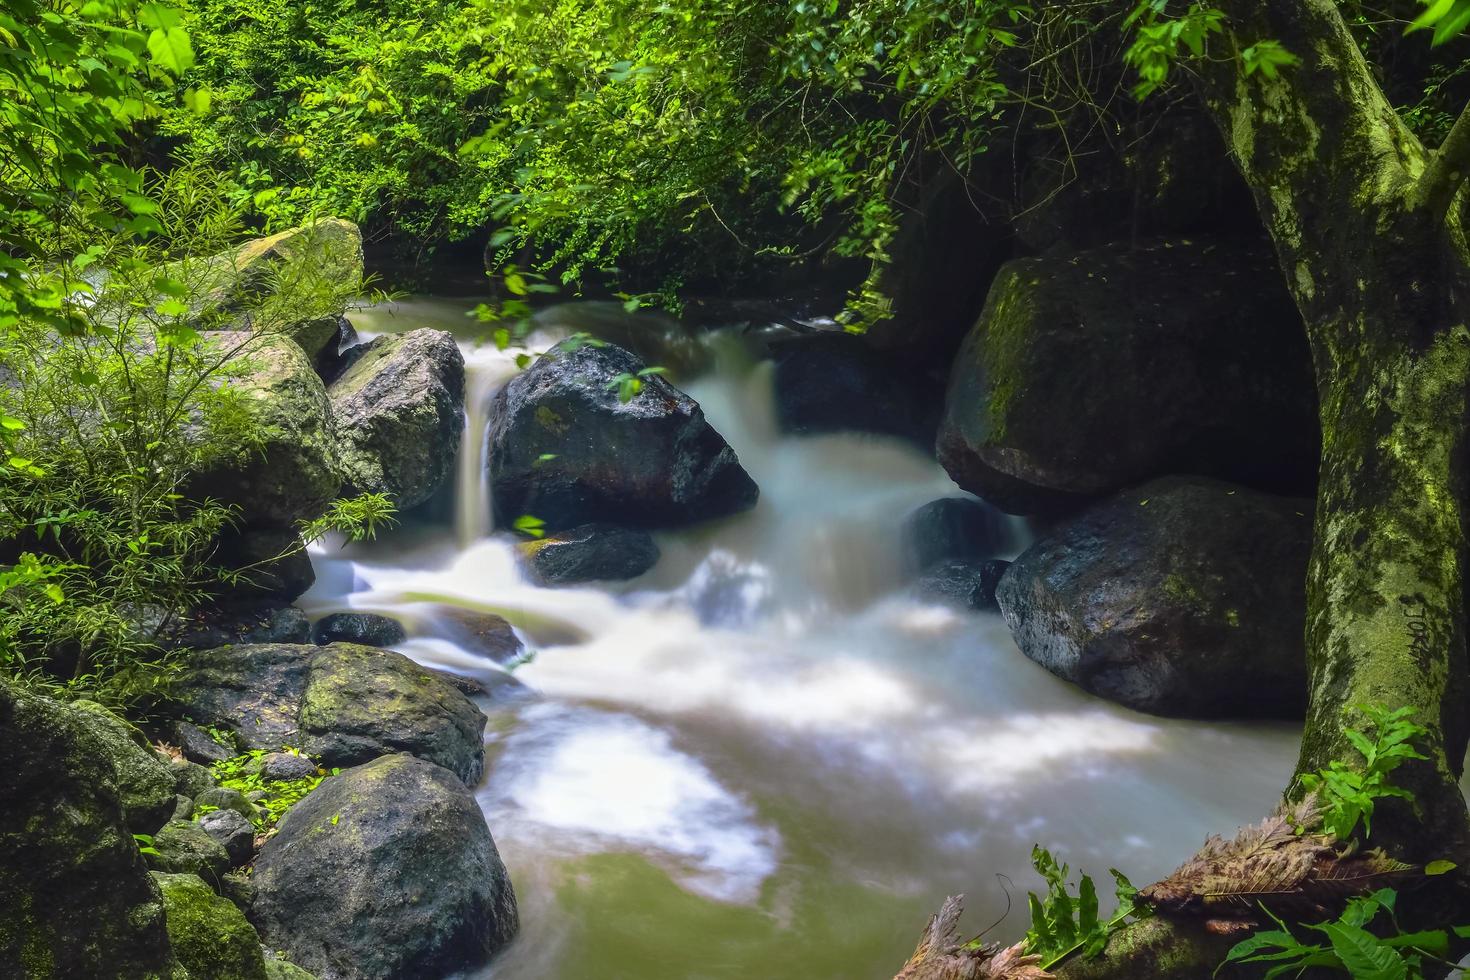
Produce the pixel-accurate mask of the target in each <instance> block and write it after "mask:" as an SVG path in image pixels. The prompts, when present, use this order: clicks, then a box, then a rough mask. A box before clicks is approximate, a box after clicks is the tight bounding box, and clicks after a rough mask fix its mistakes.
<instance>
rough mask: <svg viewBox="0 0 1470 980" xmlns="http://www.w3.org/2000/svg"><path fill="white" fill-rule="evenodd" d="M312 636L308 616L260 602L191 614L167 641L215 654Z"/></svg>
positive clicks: (269, 601) (207, 608)
mask: <svg viewBox="0 0 1470 980" xmlns="http://www.w3.org/2000/svg"><path fill="white" fill-rule="evenodd" d="M310 636H311V621H310V620H309V619H307V618H306V613H304V612H302V611H301V610H300V609H297V608H296V607H295V606H292V605H288V604H287V603H285V602H282V601H280V600H275V599H257V600H251V601H245V602H229V603H225V604H222V605H217V606H205V607H203V608H200V609H196V610H194V611H193V612H190V613H187V614H186V615H185V616H184V617H183V619H182V620H181V621H180V622H179V623H177V624H176V625H175V626H174V628H173V629H172V630H171V631H169V632H168V633H166V634H165V641H166V642H167V643H168V645H169V646H171V647H174V648H180V647H184V648H188V649H191V650H211V649H214V648H215V647H222V646H225V645H227V644H231V643H306V642H307V641H308V640H309V639H310ZM181 747H182V746H181Z"/></svg>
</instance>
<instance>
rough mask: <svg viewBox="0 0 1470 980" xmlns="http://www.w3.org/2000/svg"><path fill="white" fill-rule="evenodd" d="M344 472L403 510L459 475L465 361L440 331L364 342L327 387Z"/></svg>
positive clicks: (361, 487)
mask: <svg viewBox="0 0 1470 980" xmlns="http://www.w3.org/2000/svg"><path fill="white" fill-rule="evenodd" d="M327 396H328V397H329V398H330V399H331V402H332V413H333V416H334V418H335V422H336V426H337V438H338V450H339V458H340V459H341V465H342V474H343V476H345V477H346V479H347V482H348V484H349V485H350V487H351V488H352V489H353V490H356V491H358V492H368V493H385V494H388V495H389V496H391V497H392V498H393V499H394V503H395V504H396V505H397V506H398V508H399V509H400V510H407V509H409V508H412V507H417V506H418V505H419V504H422V503H424V502H425V501H426V500H428V499H429V498H430V497H432V496H433V495H434V492H435V491H437V490H438V489H439V487H440V486H442V485H443V484H444V481H445V480H446V479H448V477H449V475H450V473H452V472H453V470H454V460H455V457H456V456H458V454H459V439H460V434H461V432H463V430H464V357H463V356H462V355H461V354H460V352H459V345H458V344H456V343H455V342H454V338H453V337H452V336H450V335H449V334H448V333H447V332H445V331H443V330H427V329H424V330H411V331H409V332H408V333H402V334H387V335H385V336H382V337H378V338H376V339H374V340H373V341H371V342H370V343H368V344H366V345H365V346H364V348H363V349H362V350H361V351H360V352H358V353H357V355H356V356H355V358H354V360H353V362H352V364H351V365H350V366H349V367H347V368H346V370H344V371H343V372H342V373H341V374H340V375H338V376H337V378H336V379H335V380H333V381H332V385H331V387H330V388H329V389H327Z"/></svg>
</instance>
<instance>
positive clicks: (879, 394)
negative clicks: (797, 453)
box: [774, 333, 939, 449]
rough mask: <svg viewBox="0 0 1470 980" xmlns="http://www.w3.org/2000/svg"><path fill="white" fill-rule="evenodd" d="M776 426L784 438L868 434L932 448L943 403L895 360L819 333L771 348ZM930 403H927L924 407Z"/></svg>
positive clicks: (845, 337) (852, 340)
mask: <svg viewBox="0 0 1470 980" xmlns="http://www.w3.org/2000/svg"><path fill="white" fill-rule="evenodd" d="M774 360H775V380H774V384H775V390H776V421H777V423H778V424H779V425H780V427H781V431H782V432H787V433H795V434H798V435H819V434H822V433H828V432H871V433H874V434H877V435H887V436H899V437H901V438H905V439H912V440H914V441H915V442H917V443H919V444H920V445H922V446H924V447H925V448H926V449H927V448H928V447H930V446H932V445H933V444H934V430H935V425H936V422H937V415H938V403H939V399H938V397H937V396H936V397H933V398H931V399H928V400H926V399H925V398H924V392H925V391H926V389H931V390H932V386H926V385H925V384H924V383H923V382H921V381H920V380H919V379H918V378H917V377H914V376H912V375H911V374H910V373H909V372H908V371H907V370H905V369H904V368H903V367H902V366H901V365H900V364H898V363H897V362H896V361H895V360H894V358H893V356H892V355H891V354H886V353H883V352H881V351H877V350H874V349H873V348H872V347H870V346H868V345H867V344H865V343H864V342H863V341H862V339H861V338H859V337H856V336H853V335H850V334H845V333H824V334H814V335H811V336H807V337H798V338H795V339H793V340H789V341H786V342H784V343H781V344H778V345H777V346H776V347H775V349H774ZM926 401H927V403H926Z"/></svg>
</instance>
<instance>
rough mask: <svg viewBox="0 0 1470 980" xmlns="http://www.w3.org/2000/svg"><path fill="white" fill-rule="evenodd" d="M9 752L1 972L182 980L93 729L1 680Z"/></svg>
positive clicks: (3, 790) (1, 715) (2, 804)
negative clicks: (14, 971) (10, 970)
mask: <svg viewBox="0 0 1470 980" xmlns="http://www.w3.org/2000/svg"><path fill="white" fill-rule="evenodd" d="M0 745H4V746H5V747H6V750H5V764H4V765H3V766H0V814H4V818H3V819H0V909H4V914H3V915H0V964H5V968H7V969H9V968H14V969H16V970H17V971H18V972H19V973H20V975H22V976H27V977H109V978H117V980H154V978H158V977H178V976H180V973H179V972H178V971H179V967H178V963H177V961H176V960H175V958H174V954H173V952H172V951H171V949H170V948H169V943H168V934H167V932H166V931H165V924H164V906H163V899H162V897H161V896H160V895H159V891H158V887H157V885H155V884H154V882H153V879H152V878H150V877H149V876H148V871H147V868H146V867H145V866H144V864H143V858H142V856H141V855H140V854H139V853H138V847H137V845H136V843H134V841H133V836H132V831H131V830H130V828H129V827H128V826H127V824H126V823H125V822H124V819H123V808H122V801H121V799H120V797H119V794H118V790H117V784H116V782H115V777H114V767H113V764H112V761H111V760H110V759H109V757H108V752H107V749H106V747H105V746H104V744H103V742H102V741H101V739H99V737H98V736H97V734H96V729H95V726H94V725H93V724H92V721H91V719H89V718H87V717H86V715H85V713H84V712H81V711H77V710H76V709H74V708H71V707H69V706H66V705H63V704H60V703H59V702H56V701H52V700H51V699H49V698H43V697H37V696H35V695H31V694H27V693H24V692H23V691H21V690H20V689H18V688H16V687H14V686H13V685H11V684H10V683H9V682H7V681H4V680H0Z"/></svg>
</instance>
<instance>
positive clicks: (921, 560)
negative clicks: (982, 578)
mask: <svg viewBox="0 0 1470 980" xmlns="http://www.w3.org/2000/svg"><path fill="white" fill-rule="evenodd" d="M903 538H904V557H905V562H906V563H907V564H908V566H909V568H910V569H912V570H916V571H924V570H926V569H929V568H932V567H933V566H934V565H937V564H938V563H940V562H942V561H947V560H950V559H963V560H967V561H975V562H978V561H980V560H983V559H986V558H993V557H994V556H995V555H996V554H998V553H1000V552H1002V551H1004V550H1005V549H1006V548H1008V547H1010V544H1011V538H1010V530H1009V528H1008V527H1007V525H1006V518H1005V515H1003V514H1001V513H1000V512H999V511H997V510H996V509H995V508H994V507H991V506H990V505H989V504H986V503H985V502H984V501H980V500H974V499H972V498H969V497H943V498H940V499H939V500H931V501H929V503H927V504H924V505H923V506H922V507H919V508H917V509H915V510H914V511H913V512H912V513H910V514H909V516H908V517H906V518H904V522H903Z"/></svg>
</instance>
